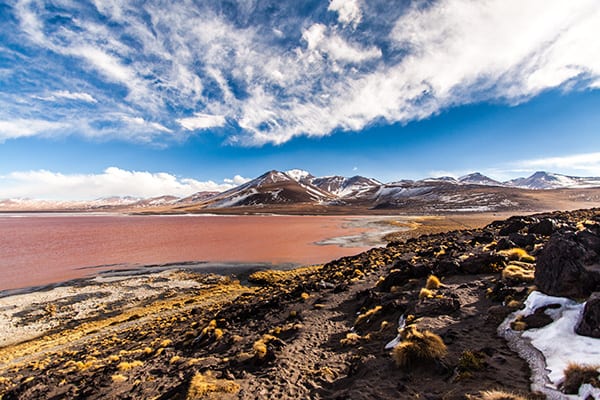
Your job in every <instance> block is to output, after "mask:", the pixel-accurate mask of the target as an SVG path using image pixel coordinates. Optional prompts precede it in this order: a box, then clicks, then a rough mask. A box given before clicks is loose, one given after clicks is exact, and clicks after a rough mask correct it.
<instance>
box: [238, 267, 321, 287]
mask: <svg viewBox="0 0 600 400" xmlns="http://www.w3.org/2000/svg"><path fill="white" fill-rule="evenodd" d="M321 268H323V266H322V265H309V266H306V267H300V268H296V269H292V270H289V271H283V270H276V269H271V270H265V271H256V272H253V273H252V274H251V275H250V276H249V277H248V280H249V281H250V282H253V283H266V284H278V283H282V282H286V281H293V280H298V279H301V278H304V277H306V276H308V275H311V274H313V273H316V272H318V271H319V270H320V269H321Z"/></svg>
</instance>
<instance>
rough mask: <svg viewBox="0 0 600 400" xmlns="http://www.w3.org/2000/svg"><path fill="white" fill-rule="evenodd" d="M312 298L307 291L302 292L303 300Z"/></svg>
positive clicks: (301, 297)
mask: <svg viewBox="0 0 600 400" xmlns="http://www.w3.org/2000/svg"><path fill="white" fill-rule="evenodd" d="M309 298H310V294H308V293H306V292H302V293H301V294H300V299H302V301H306V300H308V299H309Z"/></svg>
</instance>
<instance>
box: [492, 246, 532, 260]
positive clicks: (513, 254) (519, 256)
mask: <svg viewBox="0 0 600 400" xmlns="http://www.w3.org/2000/svg"><path fill="white" fill-rule="evenodd" d="M498 253H499V254H501V255H503V256H506V257H508V259H509V260H511V261H523V262H526V263H534V262H535V257H533V256H530V255H529V253H527V251H525V250H524V249H521V248H520V247H515V248H512V249H508V250H500V251H499V252H498Z"/></svg>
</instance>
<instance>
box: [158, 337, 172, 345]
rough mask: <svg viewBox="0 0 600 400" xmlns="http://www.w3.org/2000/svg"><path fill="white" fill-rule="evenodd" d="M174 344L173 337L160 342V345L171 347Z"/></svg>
mask: <svg viewBox="0 0 600 400" xmlns="http://www.w3.org/2000/svg"><path fill="white" fill-rule="evenodd" d="M172 344H173V341H172V340H171V339H165V340H163V341H162V342H160V347H169V346H170V345H172Z"/></svg>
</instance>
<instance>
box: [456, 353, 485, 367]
mask: <svg viewBox="0 0 600 400" xmlns="http://www.w3.org/2000/svg"><path fill="white" fill-rule="evenodd" d="M483 359H484V357H483V354H481V353H480V352H478V351H471V350H465V351H463V352H462V354H461V355H460V357H459V358H458V365H457V368H458V369H459V370H460V371H481V370H482V369H483V368H484V367H485V362H484V361H483Z"/></svg>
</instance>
